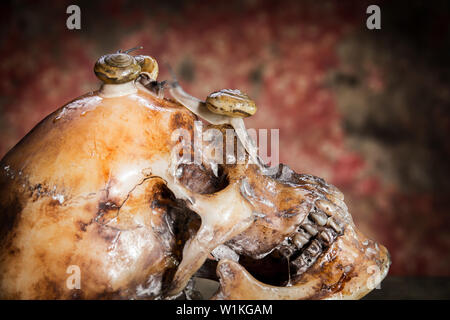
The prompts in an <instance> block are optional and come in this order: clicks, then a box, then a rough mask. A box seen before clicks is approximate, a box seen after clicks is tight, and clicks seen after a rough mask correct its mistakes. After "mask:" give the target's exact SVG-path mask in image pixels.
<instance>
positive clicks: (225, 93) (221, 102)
mask: <svg viewBox="0 0 450 320" xmlns="http://www.w3.org/2000/svg"><path fill="white" fill-rule="evenodd" d="M206 106H207V107H208V109H209V110H210V111H211V112H214V113H216V114H222V115H225V116H230V117H233V118H241V117H242V118H245V117H249V116H252V115H254V114H255V113H256V109H257V108H256V104H255V102H254V101H253V100H251V99H250V98H249V96H248V95H247V94H245V93H243V92H241V91H240V90H231V89H222V90H220V91H216V92H213V93H211V94H210V95H209V96H208V97H207V98H206Z"/></svg>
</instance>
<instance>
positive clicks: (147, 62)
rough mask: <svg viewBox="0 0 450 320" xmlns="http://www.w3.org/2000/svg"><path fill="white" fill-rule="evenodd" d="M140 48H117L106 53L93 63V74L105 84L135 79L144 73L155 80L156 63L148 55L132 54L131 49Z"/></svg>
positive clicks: (121, 82) (156, 74) (156, 73)
mask: <svg viewBox="0 0 450 320" xmlns="http://www.w3.org/2000/svg"><path fill="white" fill-rule="evenodd" d="M137 49H142V47H136V48H132V49H129V50H126V51H123V52H122V50H118V51H117V52H116V53H112V54H107V55H104V56H102V57H100V59H98V61H97V62H96V63H95V66H94V72H95V75H96V76H97V77H98V78H99V79H100V80H101V81H103V83H105V84H123V83H127V82H130V81H134V80H136V79H137V78H138V77H139V76H140V75H146V76H147V77H148V78H149V79H150V80H152V81H155V80H156V78H157V76H158V70H159V69H158V63H157V62H156V60H155V59H154V58H152V57H150V56H144V55H138V56H132V55H130V54H129V53H130V52H131V51H134V50H137Z"/></svg>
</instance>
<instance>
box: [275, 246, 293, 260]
mask: <svg viewBox="0 0 450 320" xmlns="http://www.w3.org/2000/svg"><path fill="white" fill-rule="evenodd" d="M278 251H279V252H280V253H281V255H283V257H285V258H289V257H290V256H292V254H293V253H294V250H293V249H292V248H290V247H288V246H282V247H281V248H280V249H278Z"/></svg>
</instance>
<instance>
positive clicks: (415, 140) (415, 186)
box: [0, 0, 450, 275]
mask: <svg viewBox="0 0 450 320" xmlns="http://www.w3.org/2000/svg"><path fill="white" fill-rule="evenodd" d="M73 3H78V4H79V5H80V7H81V11H82V29H81V30H73V31H70V30H67V29H66V18H67V15H66V13H65V11H66V8H67V6H68V5H69V4H73ZM378 3H379V2H378ZM368 4H370V3H369V2H364V1H320V2H319V1H244V2H237V1H224V2H213V1H173V2H171V3H170V4H167V3H165V1H158V2H153V3H152V2H151V1H146V2H142V3H141V2H138V1H129V2H128V1H118V0H110V1H98V2H95V3H92V2H76V1H68V2H64V1H58V2H49V1H13V2H10V3H4V2H2V4H1V6H2V7H1V13H0V15H1V23H2V26H1V28H0V36H1V39H2V41H1V44H0V53H1V57H2V61H1V63H0V72H1V74H2V77H1V79H0V133H1V137H2V138H1V140H0V154H2V155H3V154H4V153H5V152H7V150H8V149H9V148H11V147H12V146H13V145H14V144H15V143H16V142H17V141H19V139H20V138H21V137H23V135H24V134H26V133H27V132H28V131H29V130H30V129H31V128H32V127H33V126H34V125H35V124H36V123H37V122H39V120H40V119H42V118H43V117H44V116H45V115H46V114H48V113H50V112H52V111H53V110H55V109H56V108H57V107H59V106H61V105H63V104H65V103H67V102H68V101H69V100H71V99H73V98H75V97H76V96H78V95H81V94H82V93H85V92H87V91H90V90H93V89H95V88H97V87H98V81H97V80H96V78H95V76H94V74H93V72H92V68H93V64H94V62H95V61H96V59H97V58H98V57H99V56H100V55H102V54H105V53H110V52H113V51H116V50H117V49H119V48H122V49H128V48H131V47H135V46H137V45H142V46H144V48H145V50H144V51H142V53H143V54H150V55H152V56H154V57H155V58H156V59H157V60H158V61H159V63H160V68H161V73H160V79H164V78H169V73H168V71H167V68H166V67H165V65H164V63H168V64H170V65H171V66H172V67H173V68H174V69H175V71H176V72H177V74H178V76H179V80H180V81H181V82H182V84H183V86H185V88H186V90H187V91H189V92H191V93H193V94H194V95H197V96H198V97H205V96H206V95H207V94H208V93H210V92H211V91H214V90H218V89H221V88H240V89H241V90H243V91H246V92H248V93H249V95H250V96H251V97H252V98H254V100H256V101H257V104H258V106H259V111H258V113H257V114H256V115H255V116H254V117H252V118H250V119H248V120H247V125H248V127H251V128H252V127H253V128H267V129H270V128H279V129H280V147H281V148H280V156H281V160H282V162H285V163H287V164H289V165H290V166H291V167H293V168H294V169H295V170H297V171H300V172H304V173H310V174H314V175H318V176H321V177H323V178H325V179H326V180H328V181H330V182H332V183H333V184H335V185H336V186H338V187H339V188H341V189H342V190H343V191H344V193H345V195H346V199H347V200H346V201H347V203H348V205H349V208H350V210H351V212H352V214H353V216H354V219H355V221H356V223H357V224H358V225H359V226H360V227H361V229H362V230H363V231H364V232H366V233H367V234H369V235H371V236H372V237H373V238H375V239H376V240H378V241H379V242H381V243H383V244H385V245H386V246H387V247H388V249H389V250H390V252H391V254H392V260H393V265H392V274H401V275H450V258H449V253H450V212H449V209H448V207H449V205H450V182H449V181H450V180H449V178H450V174H449V172H450V165H449V159H450V157H449V155H450V143H449V142H448V137H449V134H450V110H449V108H450V83H449V82H450V63H449V61H448V53H449V52H450V51H449V49H450V31H449V23H448V21H449V19H450V17H449V13H450V10H449V9H450V6H449V5H448V4H447V3H446V2H437V1H436V2H433V5H430V4H428V5H427V2H426V1H422V2H421V1H408V2H401V1H400V2H399V1H395V4H394V3H392V2H386V3H384V2H381V4H380V3H379V4H380V6H381V10H382V29H381V30H377V31H369V30H367V29H366V27H365V19H366V17H367V15H366V13H365V10H366V7H367V5H368Z"/></svg>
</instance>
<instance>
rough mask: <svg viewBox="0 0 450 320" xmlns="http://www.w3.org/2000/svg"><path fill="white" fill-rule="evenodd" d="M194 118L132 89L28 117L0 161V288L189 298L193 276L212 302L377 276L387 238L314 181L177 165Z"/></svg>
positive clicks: (308, 293) (365, 285) (303, 295)
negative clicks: (370, 231) (75, 283)
mask: <svg viewBox="0 0 450 320" xmlns="http://www.w3.org/2000/svg"><path fill="white" fill-rule="evenodd" d="M195 120H196V117H195V116H194V115H193V114H192V113H191V112H190V111H188V110H187V109H186V108H184V107H183V106H181V105H179V104H177V103H174V102H173V101H171V100H167V99H165V98H163V97H161V95H160V94H158V95H155V94H153V93H151V92H150V91H149V90H147V89H145V88H144V87H142V86H141V87H138V91H137V93H132V94H128V95H124V96H120V97H114V98H105V97H102V96H101V95H100V94H99V93H98V92H94V93H92V94H88V95H85V96H82V97H80V98H78V99H76V100H74V101H72V102H70V103H69V104H67V105H66V106H64V107H62V108H61V109H59V110H57V111H55V112H54V113H53V114H51V115H49V116H48V117H47V118H46V119H44V120H43V121H42V122H41V123H39V124H38V125H37V126H36V127H35V128H34V129H33V130H32V131H31V132H30V133H29V134H28V135H27V136H26V137H24V138H23V139H22V141H20V142H19V143H18V144H17V145H16V146H15V147H14V148H13V149H12V150H11V151H10V152H9V153H8V154H7V155H6V156H5V157H4V158H3V159H2V160H1V172H0V190H1V191H0V298H12V299H155V298H182V297H187V296H190V297H191V298H192V297H193V296H195V294H194V293H193V292H194V291H195V290H193V289H192V284H193V282H192V280H193V277H194V276H195V275H197V276H202V277H208V278H213V279H216V280H218V281H219V282H220V288H219V290H218V291H217V292H216V294H215V295H214V298H215V299H324V298H331V299H332V298H360V297H362V296H364V295H365V294H366V293H367V292H369V291H370V290H371V289H373V288H374V287H375V286H376V285H377V284H378V283H379V282H380V281H381V280H382V279H383V278H384V276H385V275H386V273H387V270H388V268H389V264H390V261H389V256H388V253H387V251H386V249H385V248H384V247H383V246H381V245H378V244H377V243H375V242H373V241H372V240H369V239H367V238H366V237H365V236H364V235H362V234H361V233H360V232H359V231H358V230H357V229H356V227H355V225H354V224H353V221H352V218H351V216H350V214H349V213H348V210H347V207H346V206H345V204H344V202H343V195H342V194H341V193H340V192H339V191H338V190H337V189H336V188H335V187H333V186H331V185H329V184H327V183H325V182H324V181H323V180H321V179H319V178H316V177H313V176H309V175H301V174H297V173H295V172H293V171H292V170H290V169H289V168H288V167H287V166H284V165H280V166H279V168H278V170H277V172H276V173H274V174H272V175H265V174H263V173H262V171H261V170H262V169H261V168H259V167H257V166H256V165H251V164H248V163H244V164H221V165H219V166H218V167H217V166H215V164H214V160H212V159H210V158H209V156H208V154H207V152H205V150H200V151H202V155H203V158H202V163H200V164H199V163H181V162H179V161H178V158H177V157H176V153H177V151H175V150H176V148H175V145H176V143H177V141H176V140H174V139H172V133H173V131H174V130H176V129H180V128H183V129H185V130H187V132H189V133H191V134H192V133H193V130H194V121H195ZM213 127H214V128H216V129H219V130H222V131H223V130H224V129H226V126H210V127H207V128H206V129H208V128H213ZM226 143H229V141H226V142H225V144H226ZM232 143H233V144H234V145H235V146H236V143H235V141H233V142H232ZM225 144H224V145H225ZM191 147H192V148H193V149H195V146H194V145H192V146H191ZM191 151H195V150H191ZM214 168H216V169H217V170H215V169H214ZM71 266H77V267H79V269H80V288H75V289H74V288H71V287H69V286H67V279H68V277H69V276H70V274H69V273H68V268H69V267H71Z"/></svg>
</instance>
